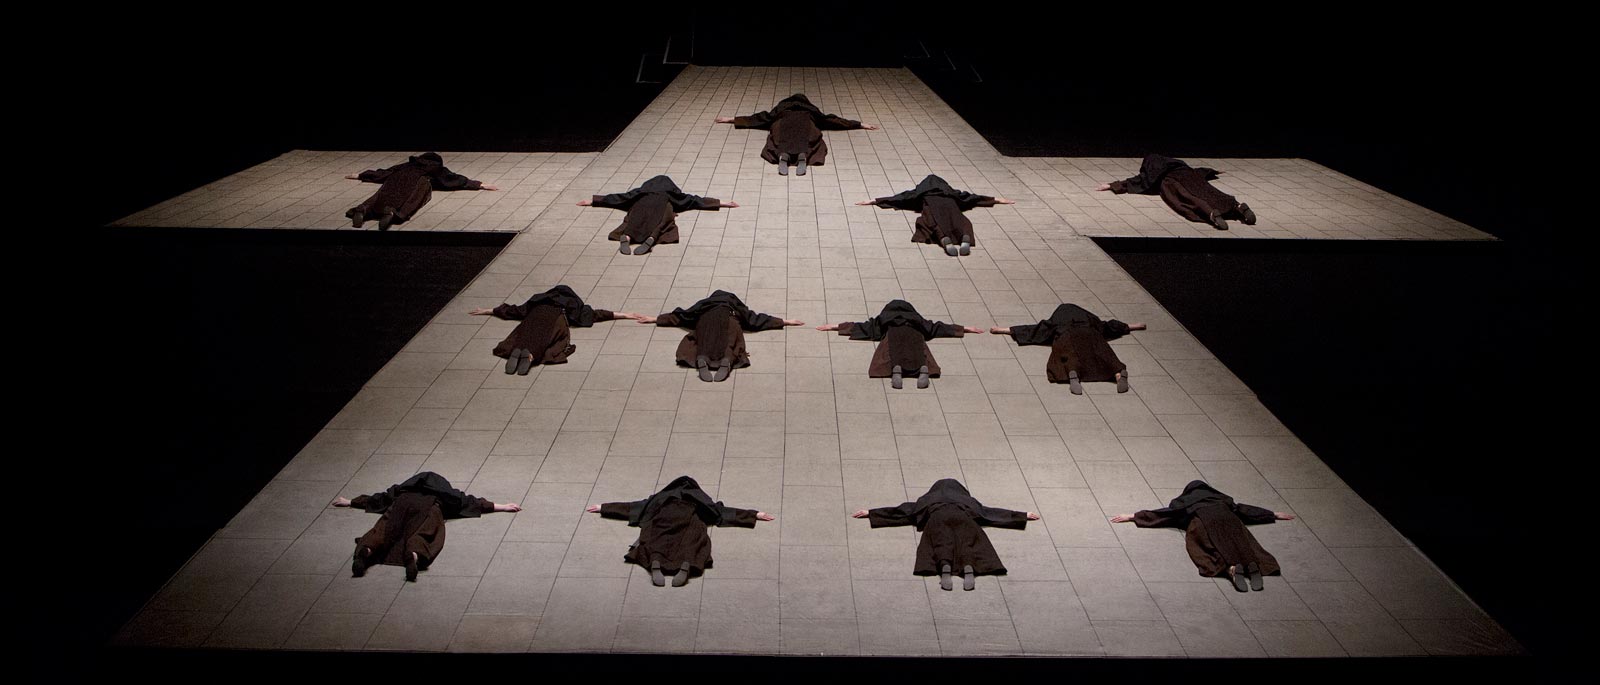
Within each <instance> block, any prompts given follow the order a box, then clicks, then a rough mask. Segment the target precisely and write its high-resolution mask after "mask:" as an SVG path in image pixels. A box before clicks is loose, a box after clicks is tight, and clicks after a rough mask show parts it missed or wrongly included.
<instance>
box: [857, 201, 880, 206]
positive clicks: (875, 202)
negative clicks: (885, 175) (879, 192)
mask: <svg viewBox="0 0 1600 685" xmlns="http://www.w3.org/2000/svg"><path fill="white" fill-rule="evenodd" d="M875 204H878V201H877V200H862V201H860V202H857V203H856V206H857V207H866V206H869V205H875Z"/></svg>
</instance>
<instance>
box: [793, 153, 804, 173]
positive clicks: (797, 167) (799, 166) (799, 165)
mask: <svg viewBox="0 0 1600 685" xmlns="http://www.w3.org/2000/svg"><path fill="white" fill-rule="evenodd" d="M794 173H795V175H797V176H804V175H806V156H805V155H800V156H799V158H798V161H796V162H795V164H794Z"/></svg>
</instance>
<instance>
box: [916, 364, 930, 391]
mask: <svg viewBox="0 0 1600 685" xmlns="http://www.w3.org/2000/svg"><path fill="white" fill-rule="evenodd" d="M928 383H929V381H928V366H927V365H926V364H924V365H922V366H921V367H919V368H918V369H917V389H918V390H927V389H928Z"/></svg>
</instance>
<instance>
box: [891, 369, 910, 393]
mask: <svg viewBox="0 0 1600 685" xmlns="http://www.w3.org/2000/svg"><path fill="white" fill-rule="evenodd" d="M904 377H905V370H904V369H902V368H900V367H899V366H895V367H894V369H893V370H891V371H890V372H889V387H892V388H894V389H895V390H899V389H901V388H904V387H906V386H905V381H904Z"/></svg>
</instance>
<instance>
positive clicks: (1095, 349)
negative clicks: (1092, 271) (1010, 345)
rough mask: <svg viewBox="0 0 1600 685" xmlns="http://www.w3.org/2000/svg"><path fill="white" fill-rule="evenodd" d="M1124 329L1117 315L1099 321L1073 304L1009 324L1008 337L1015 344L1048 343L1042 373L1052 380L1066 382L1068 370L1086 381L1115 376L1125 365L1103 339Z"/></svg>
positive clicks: (1113, 338) (1107, 338)
mask: <svg viewBox="0 0 1600 685" xmlns="http://www.w3.org/2000/svg"><path fill="white" fill-rule="evenodd" d="M1127 333H1128V325H1127V324H1125V323H1123V322H1121V321H1117V320H1116V319H1112V320H1110V321H1101V320H1100V317H1098V316H1095V315H1094V314H1092V313H1090V312H1089V311H1088V310H1086V309H1084V308H1082V307H1079V306H1078V305H1075V304H1063V305H1061V306H1059V307H1056V311H1055V312H1054V313H1053V314H1051V315H1050V318H1049V319H1046V320H1044V321H1040V322H1039V323H1036V324H1029V325H1025V326H1012V327H1011V339H1012V340H1015V341H1016V343H1017V344H1018V345H1049V346H1050V361H1048V362H1046V363H1045V376H1046V377H1047V378H1049V379H1050V382H1051V383H1066V382H1068V380H1069V378H1068V372H1069V371H1077V372H1078V380H1080V381H1083V382H1085V383H1092V382H1099V381H1114V380H1116V376H1117V374H1119V373H1122V372H1123V371H1127V370H1128V365H1127V364H1124V363H1122V360H1121V359H1118V358H1117V353H1116V352H1115V351H1113V350H1112V349H1111V346H1110V345H1108V344H1106V341H1107V340H1115V339H1117V338H1120V337H1122V336H1123V335H1126V334H1127Z"/></svg>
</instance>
